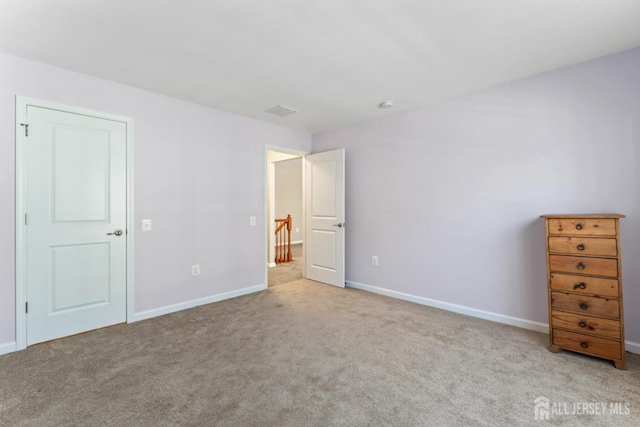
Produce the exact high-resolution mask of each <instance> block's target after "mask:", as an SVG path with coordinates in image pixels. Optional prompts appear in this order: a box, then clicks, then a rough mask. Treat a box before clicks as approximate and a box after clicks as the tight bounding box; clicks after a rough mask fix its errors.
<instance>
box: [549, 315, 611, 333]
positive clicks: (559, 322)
mask: <svg viewBox="0 0 640 427" xmlns="http://www.w3.org/2000/svg"><path fill="white" fill-rule="evenodd" d="M551 320H552V322H553V326H554V327H556V328H562V329H569V330H571V331H575V332H584V333H586V334H590V335H600V336H601V337H604V338H611V339H619V338H620V322H619V321H617V320H611V319H600V318H598V317H591V316H585V315H582V314H573V313H565V312H564V311H556V310H552V311H551Z"/></svg>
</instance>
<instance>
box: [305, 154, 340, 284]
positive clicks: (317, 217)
mask: <svg viewBox="0 0 640 427" xmlns="http://www.w3.org/2000/svg"><path fill="white" fill-rule="evenodd" d="M344 158H345V151H344V149H340V150H334V151H328V152H324V153H317V154H311V155H308V156H306V158H305V159H306V167H305V194H306V196H305V200H306V209H305V219H306V238H305V274H306V277H307V278H309V279H312V280H317V281H319V282H323V283H327V284H330V285H334V286H339V287H344V279H345V272H344V244H345V235H344V234H345V230H344V218H345V203H344V197H345V191H344V172H345V164H344Z"/></svg>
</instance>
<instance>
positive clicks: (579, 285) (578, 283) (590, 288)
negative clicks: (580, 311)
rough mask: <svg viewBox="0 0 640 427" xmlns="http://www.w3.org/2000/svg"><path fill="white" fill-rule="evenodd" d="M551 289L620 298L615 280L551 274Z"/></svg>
mask: <svg viewBox="0 0 640 427" xmlns="http://www.w3.org/2000/svg"><path fill="white" fill-rule="evenodd" d="M551 289H552V290H554V291H568V292H577V293H581V294H591V295H599V296H601V297H614V298H617V297H618V296H620V290H619V289H620V288H619V284H618V280H617V279H602V278H598V277H589V276H574V275H571V274H560V273H551Z"/></svg>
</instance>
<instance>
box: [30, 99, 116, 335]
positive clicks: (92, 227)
mask: <svg viewBox="0 0 640 427" xmlns="http://www.w3.org/2000/svg"><path fill="white" fill-rule="evenodd" d="M27 119H28V122H29V136H28V138H26V139H25V153H26V163H25V167H26V180H25V181H26V211H27V213H28V225H27V227H26V242H27V256H26V259H27V262H26V264H27V266H26V268H27V269H26V271H27V274H26V282H27V302H28V307H29V311H28V315H27V344H28V345H30V344H34V343H38V342H42V341H47V340H51V339H54V338H59V337H63V336H66V335H71V334H75V333H79V332H84V331H88V330H91V329H96V328H100V327H104V326H108V325H112V324H116V323H121V322H124V321H126V238H127V237H126V232H125V231H124V230H126V124H125V123H123V122H118V121H113V120H107V119H101V118H96V117H91V116H86V115H81V114H74V113H69V112H64V111H58V110H53V109H48V108H41V107H35V106H28V107H27ZM116 229H121V230H123V235H121V236H116V235H114V234H112V235H107V233H112V232H113V231H114V230H116Z"/></svg>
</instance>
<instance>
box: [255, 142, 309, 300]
mask: <svg viewBox="0 0 640 427" xmlns="http://www.w3.org/2000/svg"><path fill="white" fill-rule="evenodd" d="M269 151H277V152H279V153H285V154H291V155H294V156H298V157H302V177H301V178H300V179H302V180H304V170H305V169H304V168H305V158H306V156H307V155H308V154H311V153H310V152H309V151H302V150H296V149H293V148H289V147H280V146H277V145H270V144H265V145H264V239H265V242H264V248H265V254H264V288H265V289H268V288H269V264H270V260H269V249H270V244H269V243H270V242H271V228H270V225H271V224H270V222H269V219H270V212H269V207H270V206H271V203H272V202H273V200H270V196H273V194H270V193H269V183H270V182H271V184H272V185H273V177H270V176H269V175H270V169H269ZM303 184H304V182H303ZM271 198H273V197H271ZM304 202H305V191H304V185H303V186H302V221H303V222H302V227H303V230H304V229H305V228H304V227H305V224H304V217H305V214H304V212H305V210H304V209H305V203H304ZM302 253H303V255H302V256H303V257H304V246H303V247H302ZM302 274H303V276H304V274H305V271H304V266H303V271H302Z"/></svg>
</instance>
